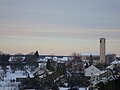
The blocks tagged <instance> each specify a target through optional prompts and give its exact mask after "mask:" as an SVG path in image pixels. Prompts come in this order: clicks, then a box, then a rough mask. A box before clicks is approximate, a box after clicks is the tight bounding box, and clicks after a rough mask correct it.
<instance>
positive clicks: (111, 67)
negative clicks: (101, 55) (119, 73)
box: [106, 65, 114, 70]
mask: <svg viewBox="0 0 120 90" xmlns="http://www.w3.org/2000/svg"><path fill="white" fill-rule="evenodd" d="M113 67H114V66H113V65H110V66H108V67H106V68H107V69H112V70H113Z"/></svg>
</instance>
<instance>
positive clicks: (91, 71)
mask: <svg viewBox="0 0 120 90" xmlns="http://www.w3.org/2000/svg"><path fill="white" fill-rule="evenodd" d="M99 72H100V70H99V69H98V68H96V67H95V66H93V65H91V66H89V67H88V68H86V69H85V76H92V75H94V74H95V73H99Z"/></svg>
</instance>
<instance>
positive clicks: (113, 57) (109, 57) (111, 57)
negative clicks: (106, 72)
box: [106, 54, 116, 64]
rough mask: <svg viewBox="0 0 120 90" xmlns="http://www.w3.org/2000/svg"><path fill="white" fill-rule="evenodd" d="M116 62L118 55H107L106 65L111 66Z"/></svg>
mask: <svg viewBox="0 0 120 90" xmlns="http://www.w3.org/2000/svg"><path fill="white" fill-rule="evenodd" d="M115 60H116V54H107V55H106V64H110V63H111V62H113V61H115Z"/></svg>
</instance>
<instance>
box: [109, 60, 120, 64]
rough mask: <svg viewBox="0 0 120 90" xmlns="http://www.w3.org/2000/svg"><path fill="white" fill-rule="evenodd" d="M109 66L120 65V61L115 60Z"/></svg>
mask: <svg viewBox="0 0 120 90" xmlns="http://www.w3.org/2000/svg"><path fill="white" fill-rule="evenodd" d="M111 64H120V61H118V60H115V61H113V62H112V63H111Z"/></svg>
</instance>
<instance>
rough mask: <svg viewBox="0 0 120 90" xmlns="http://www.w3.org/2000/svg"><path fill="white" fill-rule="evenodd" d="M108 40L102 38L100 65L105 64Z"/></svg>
mask: <svg viewBox="0 0 120 90" xmlns="http://www.w3.org/2000/svg"><path fill="white" fill-rule="evenodd" d="M105 53H106V39H105V38H100V63H101V64H104V63H105Z"/></svg>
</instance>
